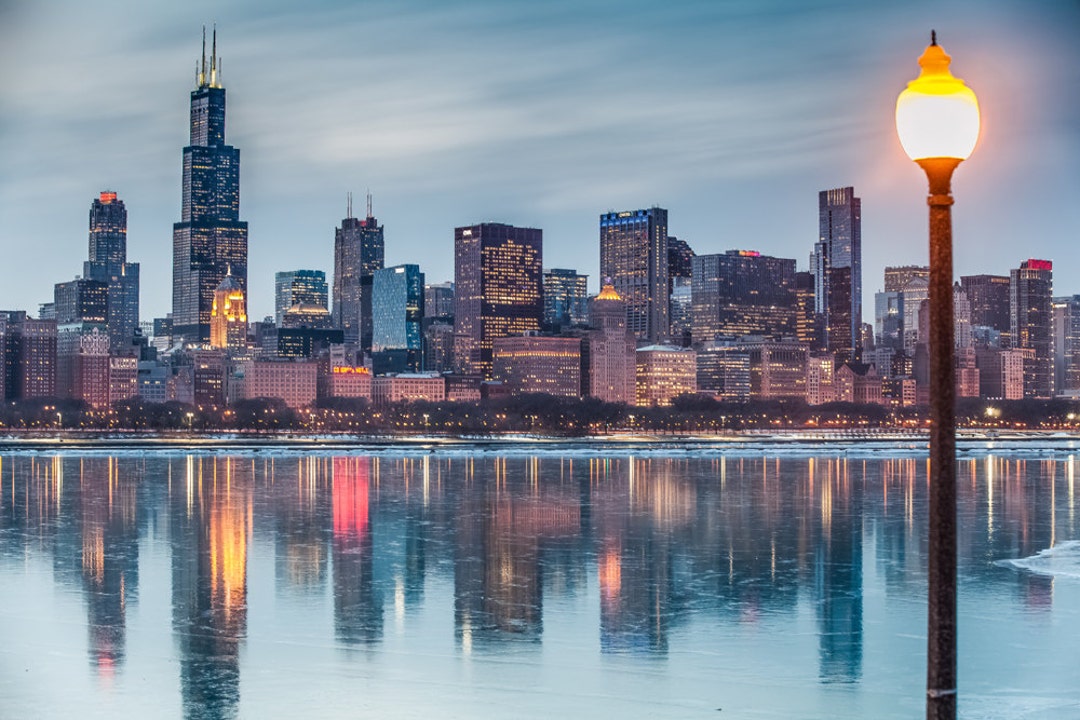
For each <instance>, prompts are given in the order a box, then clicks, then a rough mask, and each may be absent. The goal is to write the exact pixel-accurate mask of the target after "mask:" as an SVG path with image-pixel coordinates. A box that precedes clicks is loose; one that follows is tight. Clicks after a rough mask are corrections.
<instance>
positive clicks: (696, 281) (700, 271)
mask: <svg viewBox="0 0 1080 720" xmlns="http://www.w3.org/2000/svg"><path fill="white" fill-rule="evenodd" d="M692 265H693V276H692V279H691V292H692V298H693V300H692V306H693V310H692V317H693V320H692V329H691V334H692V336H693V339H694V342H695V343H704V342H709V341H711V340H715V339H717V338H718V337H731V338H737V337H743V336H745V335H762V336H766V337H772V338H776V339H780V338H782V337H785V336H787V337H793V336H795V334H796V330H797V323H796V306H795V261H794V260H790V259H785V258H776V257H770V256H768V255H762V254H761V253H759V252H757V251H755V250H729V251H727V252H726V253H724V254H712V255H698V256H697V257H695V258H694V259H693V262H692Z"/></svg>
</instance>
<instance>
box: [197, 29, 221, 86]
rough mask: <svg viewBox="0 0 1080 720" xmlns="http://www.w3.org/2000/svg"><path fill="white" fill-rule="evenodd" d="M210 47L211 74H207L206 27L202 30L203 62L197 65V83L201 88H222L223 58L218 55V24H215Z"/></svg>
mask: <svg viewBox="0 0 1080 720" xmlns="http://www.w3.org/2000/svg"><path fill="white" fill-rule="evenodd" d="M213 33H214V34H213V38H212V40H211V45H210V72H209V73H207V72H206V26H205V25H203V29H202V62H201V64H200V63H199V62H196V63H195V81H196V82H197V83H198V86H199V87H206V86H210V87H212V88H219V87H221V58H219V57H218V54H217V23H214V27H213Z"/></svg>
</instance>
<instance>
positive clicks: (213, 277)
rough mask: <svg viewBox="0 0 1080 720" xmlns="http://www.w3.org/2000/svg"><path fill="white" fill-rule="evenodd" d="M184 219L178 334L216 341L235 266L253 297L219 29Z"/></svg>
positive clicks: (200, 83) (200, 102)
mask: <svg viewBox="0 0 1080 720" xmlns="http://www.w3.org/2000/svg"><path fill="white" fill-rule="evenodd" d="M182 195H183V201H182V204H181V211H180V222H178V223H176V224H174V225H173V312H172V316H173V334H174V336H176V335H178V336H181V337H183V338H184V341H185V342H187V343H191V344H199V345H204V344H206V343H209V341H210V313H211V312H212V310H213V305H214V291H215V290H217V287H218V285H220V284H221V281H222V280H223V279H224V278H225V276H226V275H227V274H229V272H230V270H231V273H232V276H233V277H234V278H235V280H236V283H237V284H238V285H239V286H240V290H242V291H243V293H244V295H245V296H246V295H247V262H248V226H247V223H246V222H244V221H242V220H240V151H239V150H238V149H237V148H234V147H232V146H231V145H226V144H225V88H224V86H222V84H221V75H220V61H219V60H218V57H217V31H216V30H215V31H214V42H213V45H212V46H211V55H210V66H209V67H207V65H206V34H205V31H204V33H203V55H202V62H201V64H200V65H199V70H198V73H197V74H196V87H195V89H194V90H192V91H191V128H190V140H189V144H188V146H187V147H185V148H184V163H183V182H182Z"/></svg>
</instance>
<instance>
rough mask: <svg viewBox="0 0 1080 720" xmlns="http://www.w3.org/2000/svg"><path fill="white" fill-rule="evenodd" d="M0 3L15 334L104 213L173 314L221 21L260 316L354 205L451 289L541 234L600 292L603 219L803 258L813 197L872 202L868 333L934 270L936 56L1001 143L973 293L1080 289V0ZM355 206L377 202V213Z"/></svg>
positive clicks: (996, 145) (1, 134) (962, 202)
mask: <svg viewBox="0 0 1080 720" xmlns="http://www.w3.org/2000/svg"><path fill="white" fill-rule="evenodd" d="M809 5H810V4H808V3H800V2H780V1H779V0H772V1H770V0H763V1H757V2H754V1H750V0H746V1H733V2H723V1H720V0H711V1H709V2H677V1H673V2H668V3H647V2H634V1H625V2H613V1H602V0H588V1H586V0H578V1H577V2H565V1H563V0H553V1H550V2H544V3H525V2H493V1H479V0H477V1H475V2H445V1H443V2H408V1H401V0H398V1H394V2H390V1H387V2H370V3H354V2H322V3H318V2H315V3H306V4H304V7H301V5H300V4H299V3H294V2H275V1H271V2H266V1H256V0H249V1H248V2H231V3H227V4H226V3H208V2H200V1H198V0H195V1H193V2H187V3H183V4H175V5H174V4H159V3H143V2H125V1H122V0H100V1H99V2H95V3H80V2H59V1H55V0H0V62H2V63H3V67H4V68H5V69H6V72H5V75H6V77H5V87H4V90H3V93H2V94H0V241H2V242H3V246H4V249H5V253H4V257H5V262H4V263H2V264H0V308H25V309H28V310H31V311H33V312H34V313H36V310H37V305H38V303H40V302H44V301H48V300H50V299H51V297H52V286H53V284H54V283H56V282H60V281H63V280H68V279H70V278H71V277H73V276H74V275H75V274H76V273H78V272H80V270H81V263H82V260H83V259H85V255H86V225H87V212H88V210H89V206H90V202H91V200H92V199H93V198H94V197H95V196H96V194H97V193H98V191H100V190H102V189H106V188H109V189H113V190H116V191H118V192H119V193H120V196H121V197H122V198H123V199H124V201H125V202H126V203H127V207H128V213H129V241H128V247H129V258H130V259H131V260H133V261H136V262H140V263H142V274H143V289H142V303H143V306H142V307H143V313H142V315H143V318H144V319H149V318H152V317H154V316H160V315H163V314H164V313H165V312H167V311H168V310H169V309H170V302H171V300H170V298H171V294H170V289H169V288H170V284H171V279H172V275H171V272H172V271H171V244H172V223H173V222H175V221H176V220H177V219H178V218H179V213H180V157H181V148H182V147H183V145H184V144H185V143H186V142H187V104H188V93H189V91H190V90H191V88H192V86H193V82H194V61H195V58H196V57H197V56H198V54H199V42H200V32H201V26H202V24H203V23H207V24H209V23H211V22H214V21H216V22H217V23H218V30H219V51H220V54H221V55H222V57H223V65H224V78H225V85H226V87H227V88H228V91H229V116H228V138H229V141H230V142H231V143H232V144H234V145H236V146H237V147H239V148H240V150H241V216H242V218H243V219H245V220H247V221H248V222H249V223H250V268H249V280H250V288H251V295H252V297H251V313H250V314H251V315H252V316H254V317H261V316H262V315H265V314H270V313H271V312H272V309H273V273H274V272H275V271H277V270H292V269H297V268H313V269H322V270H325V271H327V273H328V274H329V273H330V272H331V271H332V265H333V260H332V248H333V229H334V227H335V226H336V225H337V224H338V223H339V222H340V220H341V218H342V216H343V215H344V211H345V193H346V192H347V191H349V190H352V191H353V192H354V193H355V194H356V195H357V197H358V198H361V197H362V196H363V193H364V191H365V190H366V189H367V188H370V189H371V191H372V192H373V193H374V195H375V213H376V215H377V216H378V217H379V219H380V221H381V222H383V223H385V225H386V260H387V263H390V264H393V263H400V262H418V263H420V265H421V269H422V270H423V271H424V272H425V273H426V274H427V278H428V281H429V282H438V281H442V280H447V279H452V277H453V228H454V227H455V226H457V225H464V224H469V223H474V222H478V221H483V220H492V221H501V222H509V223H513V224H517V225H529V226H535V227H541V228H543V230H544V264H545V266H549V267H574V268H578V269H579V270H580V271H582V272H586V273H589V274H590V275H591V276H592V277H591V285H592V286H593V287H595V286H596V280H597V278H596V275H597V266H598V254H599V251H598V240H597V236H598V230H597V225H598V216H599V214H600V213H601V212H604V211H606V210H609V209H631V208H637V207H646V206H649V205H652V204H659V205H662V206H664V207H667V208H668V209H669V211H670V230H671V232H672V233H673V234H675V235H678V236H679V237H682V238H684V239H686V240H687V241H688V242H690V244H691V245H692V246H693V247H694V249H695V250H696V251H697V252H699V253H709V252H722V251H724V250H728V249H731V248H736V247H737V248H750V249H757V250H760V251H762V252H765V253H768V254H773V255H779V256H783V257H794V258H796V259H797V260H798V262H799V266H800V268H803V267H805V266H806V262H807V260H806V258H807V256H808V254H809V252H810V250H811V248H812V246H813V243H814V241H815V240H816V237H817V192H818V190H821V189H825V188H830V187H837V186H842V185H854V186H855V188H856V191H857V193H858V194H859V195H860V196H861V197H862V199H863V243H864V245H863V262H864V276H863V287H864V289H865V291H866V297H865V301H864V313H865V314H866V317H867V319H870V318H869V316H870V314H871V312H872V307H873V305H872V296H873V293H874V291H875V290H878V289H880V287H881V285H882V280H881V271H882V268H883V266H884V265H886V264H903V263H922V262H925V259H926V239H925V238H926V229H925V227H926V219H925V212H926V209H925V200H924V197H925V184H924V183H925V181H924V179H923V177H922V175H921V171H920V170H919V169H918V168H917V167H916V166H915V165H914V164H912V163H911V162H910V161H908V160H907V159H906V157H905V156H904V155H903V153H902V151H901V149H900V147H899V143H898V142H897V141H896V138H895V131H894V128H893V120H892V111H893V104H894V102H895V98H896V94H897V93H898V92H899V91H900V90H901V89H902V88H903V85H904V83H905V82H906V81H907V80H909V79H911V78H913V77H914V76H915V74H916V73H917V70H918V68H917V65H916V60H917V58H918V56H919V54H921V52H922V50H923V48H924V46H925V45H926V43H927V40H928V38H929V31H930V28H932V27H933V28H936V29H937V30H938V34H939V38H940V40H941V43H942V45H943V46H944V47H945V49H946V50H947V51H948V52H949V53H950V54H952V55H953V58H954V63H953V69H954V71H955V72H956V74H957V75H959V76H960V77H962V78H964V79H965V80H966V81H967V82H968V83H969V84H970V85H971V86H972V87H973V88H974V89H975V91H976V92H977V93H978V94H979V98H980V101H981V103H982V108H983V117H984V134H983V137H982V139H981V140H980V145H979V147H978V148H977V149H976V151H975V154H974V156H973V157H972V159H971V160H970V161H968V162H967V163H966V164H965V165H964V166H963V167H961V169H960V170H959V171H958V173H957V176H956V179H955V183H954V189H955V192H956V195H957V204H956V206H955V208H954V217H955V241H956V260H957V262H956V268H957V271H958V273H964V274H967V273H975V272H993V273H1007V272H1008V269H1009V268H1010V267H1015V266H1017V265H1018V263H1019V262H1020V260H1022V259H1024V258H1027V257H1032V256H1035V257H1047V258H1050V259H1052V260H1054V261H1055V292H1057V293H1059V294H1065V293H1080V278H1078V277H1077V272H1078V270H1080V243H1078V242H1077V239H1078V236H1080V232H1078V231H1080V201H1078V200H1080V170H1078V168H1080V133H1078V129H1080V100H1078V98H1080V48H1078V47H1077V43H1076V42H1075V37H1076V36H1077V31H1078V30H1080V3H1077V2H1056V3H1055V2H1040V1H1034V2H1031V1H1029V2H1019V1H1017V2H985V1H982V2H976V1H973V0H969V1H964V0H956V1H953V2H941V1H933V2H931V1H925V2H909V3H902V4H897V6H896V7H884V5H883V4H879V3H866V2H847V1H840V0H837V1H834V2H822V3H814V4H813V8H811V7H810V6H809ZM357 204H358V206H362V202H360V201H358V203H357Z"/></svg>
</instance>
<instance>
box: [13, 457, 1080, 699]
mask: <svg viewBox="0 0 1080 720" xmlns="http://www.w3.org/2000/svg"><path fill="white" fill-rule="evenodd" d="M632 452H633V451H631V450H627V449H625V448H622V449H614V450H612V451H610V452H605V453H603V454H600V453H596V454H590V453H588V452H582V451H579V450H575V451H573V452H569V451H568V452H566V453H565V454H560V453H559V452H553V451H547V452H544V453H541V454H540V455H536V456H530V455H529V454H528V453H526V452H516V453H515V452H511V453H509V454H500V453H496V452H482V451H479V450H478V451H476V452H475V453H473V454H470V453H469V452H464V451H461V450H456V451H454V452H452V453H445V452H442V451H436V452H433V453H427V454H425V453H424V452H421V451H417V452H415V454H406V453H393V452H384V453H382V454H379V453H376V454H371V455H364V454H359V453H357V454H347V455H336V456H335V455H333V454H324V455H307V454H290V453H284V452H282V453H272V452H249V453H241V454H232V455H230V454H226V453H205V454H195V455H187V454H183V453H176V452H160V453H155V452H150V453H141V454H136V453H129V454H115V455H109V454H105V453H82V454H79V453H71V454H61V455H50V454H47V453H25V454H20V453H11V452H8V453H7V454H4V455H2V456H0V717H2V718H39V717H40V718H70V717H99V718H129V717H130V718H145V717H163V718H173V717H185V718H207V719H209V718H232V717H241V718H274V717H312V718H316V717H317V718H346V717H348V718H352V717H378V718H383V717H410V718H444V717H445V718H510V717H514V718H552V717H564V718H578V717H581V718H601V717H618V718H646V717H648V718H652V717H661V718H667V717H673V718H695V717H697V718H892V717H896V718H901V717H904V718H911V717H919V716H920V715H921V714H922V712H923V710H922V708H923V703H922V697H923V693H924V668H925V661H924V654H925V602H926V601H925V597H926V580H925V564H926V563H925V556H926V540H925V537H926V526H925V522H924V520H923V518H924V516H925V506H926V471H927V467H926V460H925V458H923V457H920V456H919V455H918V454H917V453H911V452H908V451H904V450H903V449H901V448H897V449H896V450H895V452H893V451H890V449H889V448H885V449H882V448H880V447H879V448H878V449H877V450H876V451H875V452H864V453H863V454H862V455H863V456H862V457H860V456H859V454H858V453H850V452H847V453H843V452H839V451H835V450H834V451H833V452H834V454H829V448H827V447H826V448H819V449H817V450H815V451H813V452H808V453H802V454H797V453H796V454H792V453H784V452H783V451H780V450H772V449H768V448H766V449H763V450H761V451H755V452H745V453H744V454H743V456H741V457H740V456H739V453H740V452H742V451H736V452H733V453H728V454H720V453H711V454H709V453H701V454H699V453H693V452H690V453H688V452H685V451H675V450H673V451H670V452H666V453H665V452H654V453H651V454H638V455H636V456H635V455H634V454H632ZM1070 452H1071V451H1067V450H1064V451H1051V452H1047V451H1037V452H1031V453H1023V452H1021V453H1016V452H1013V453H1010V454H1008V455H1005V456H1000V455H994V454H991V453H989V452H986V453H979V452H976V453H974V454H971V455H970V456H968V457H965V458H963V459H962V460H961V461H960V480H961V484H960V515H961V529H960V583H961V588H960V616H961V647H960V675H961V687H960V691H961V701H960V707H961V713H962V715H963V716H964V717H968V718H1015V717H1032V718H1036V717H1038V718H1080V522H1078V518H1077V517H1076V515H1077V512H1076V510H1077V508H1076V504H1077V503H1076V484H1077V483H1076V481H1075V480H1074V476H1075V465H1076V459H1075V458H1074V456H1073V455H1072V454H1070Z"/></svg>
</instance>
